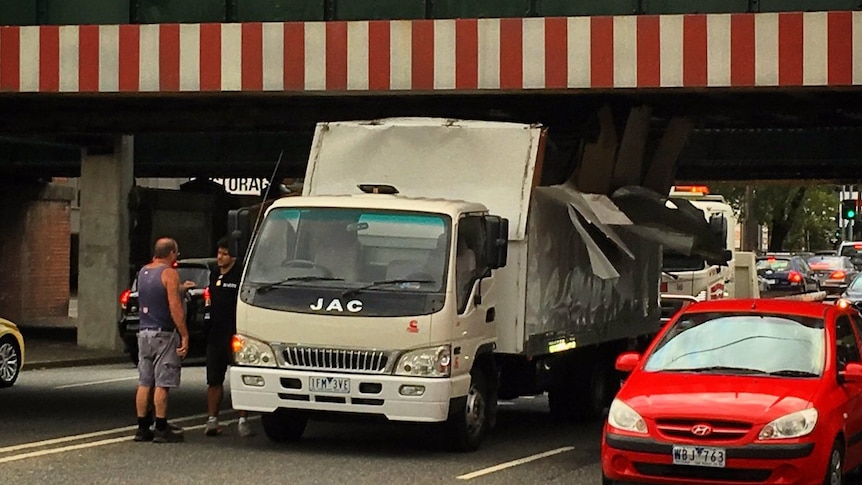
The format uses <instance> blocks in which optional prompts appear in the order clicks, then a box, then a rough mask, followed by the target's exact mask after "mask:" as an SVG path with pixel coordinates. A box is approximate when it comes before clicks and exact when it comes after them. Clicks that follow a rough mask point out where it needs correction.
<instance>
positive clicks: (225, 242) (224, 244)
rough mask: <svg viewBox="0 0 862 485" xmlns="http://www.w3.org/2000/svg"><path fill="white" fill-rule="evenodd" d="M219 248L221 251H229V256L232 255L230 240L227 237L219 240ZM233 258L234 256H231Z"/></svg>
mask: <svg viewBox="0 0 862 485" xmlns="http://www.w3.org/2000/svg"><path fill="white" fill-rule="evenodd" d="M217 246H218V248H219V249H227V252H228V254H230V239H229V238H228V237H227V236H222V238H221V239H219V240H218V244H217ZM231 256H233V255H232V254H231Z"/></svg>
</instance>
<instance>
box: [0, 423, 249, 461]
mask: <svg viewBox="0 0 862 485" xmlns="http://www.w3.org/2000/svg"><path fill="white" fill-rule="evenodd" d="M201 416H205V415H201ZM199 417H200V416H187V417H185V418H178V419H173V420H171V421H172V422H175V421H181V420H182V421H187V420H189V419H194V418H199ZM256 418H257V416H253V417H249V419H250V420H251V419H256ZM237 421H238V419H231V420H228V421H222V422H221V424H223V425H225V426H228V425H231V424H233V423H236V422H237ZM206 426H207V425H206V423H204V424H198V425H195V426H189V427H188V428H183V430H184V431H193V430H198V429H204V428H206ZM127 428H131V429H137V426H128V427H127ZM117 429H118V430H120V429H122V430H126V431H131V430H129V429H126V428H117ZM113 431H114V432H116V431H117V430H113ZM102 433H104V432H102ZM91 434H94V433H91ZM80 436H84V435H79V437H80ZM132 439H134V436H122V437H119V438H109V439H106V440H100V441H92V442H90V443H80V444H77V445H70V446H64V447H61V448H52V449H50V450H40V451H31V452H29V453H21V454H20V455H12V456H7V457H3V458H0V463H8V462H11V461H20V460H26V459H28V458H38V457H40V456H48V455H56V454H58V453H65V452H67V451H75V450H82V449H86V448H96V447H99V446H105V445H112V444H115V443H122V442H124V441H132ZM0 451H2V450H0Z"/></svg>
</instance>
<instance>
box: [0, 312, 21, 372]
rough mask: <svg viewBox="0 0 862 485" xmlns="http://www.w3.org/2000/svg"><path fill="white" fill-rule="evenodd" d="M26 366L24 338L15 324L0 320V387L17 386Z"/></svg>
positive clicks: (3, 319)
mask: <svg viewBox="0 0 862 485" xmlns="http://www.w3.org/2000/svg"><path fill="white" fill-rule="evenodd" d="M23 366H24V337H23V336H22V335H21V332H19V331H18V326H17V325H15V324H14V323H12V322H10V321H9V320H6V319H5V318H0V387H9V386H11V385H12V384H15V381H16V380H17V379H18V374H19V373H20V372H21V368H22V367H23Z"/></svg>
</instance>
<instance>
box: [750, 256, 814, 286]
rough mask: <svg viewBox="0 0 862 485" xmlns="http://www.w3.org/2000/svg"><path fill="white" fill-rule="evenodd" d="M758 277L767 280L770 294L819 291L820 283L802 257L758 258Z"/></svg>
mask: <svg viewBox="0 0 862 485" xmlns="http://www.w3.org/2000/svg"><path fill="white" fill-rule="evenodd" d="M756 268H757V276H759V277H761V278H763V279H764V280H766V286H767V292H769V293H789V294H794V293H808V292H810V291H819V290H820V282H819V281H818V280H817V278H816V277H815V276H814V272H813V271H811V268H810V267H809V266H808V263H807V262H806V261H805V259H804V258H803V257H802V256H798V255H789V256H784V255H767V256H761V257H759V258H757V266H756Z"/></svg>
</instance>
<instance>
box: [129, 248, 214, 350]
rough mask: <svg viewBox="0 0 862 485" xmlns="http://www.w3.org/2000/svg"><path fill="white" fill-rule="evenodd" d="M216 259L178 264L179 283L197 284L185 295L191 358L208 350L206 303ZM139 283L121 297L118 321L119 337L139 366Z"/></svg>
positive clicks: (186, 260) (178, 262) (187, 260)
mask: <svg viewBox="0 0 862 485" xmlns="http://www.w3.org/2000/svg"><path fill="white" fill-rule="evenodd" d="M215 265H216V260H215V258H201V259H182V260H179V261H177V263H176V268H177V271H178V272H179V274H180V282H183V281H194V282H195V287H194V288H192V289H191V290H188V291H187V292H186V297H185V304H186V325H187V326H188V329H189V355H191V356H201V355H204V352H205V350H206V325H205V316H206V308H205V300H206V298H207V296H208V295H207V293H208V289H207V285H208V284H209V277H210V271H211V270H212V269H213V268H215ZM137 283H138V281H137V278H135V280H134V281H132V287H131V288H129V289H128V290H126V291H124V292H123V293H122V294H121V295H120V307H121V308H122V316H121V317H120V321H119V322H118V326H119V330H120V338H122V339H123V342H124V343H125V345H126V349H125V351H126V352H128V353H129V357H130V358H131V360H132V362H133V363H135V364H136V365H137V363H138V337H137V333H138V325H139V324H140V313H139V312H140V309H139V308H138V285H137Z"/></svg>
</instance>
